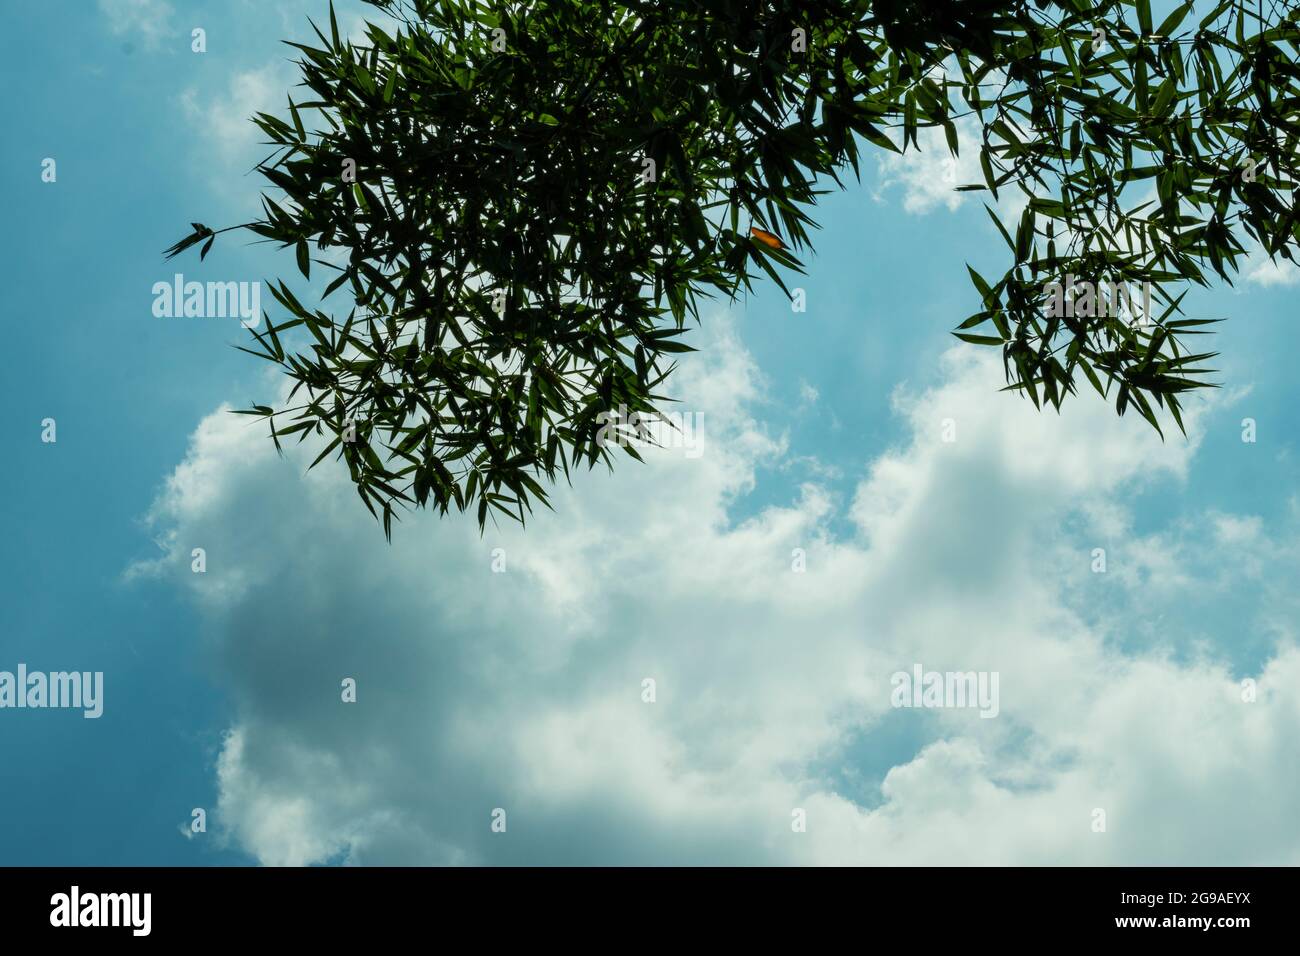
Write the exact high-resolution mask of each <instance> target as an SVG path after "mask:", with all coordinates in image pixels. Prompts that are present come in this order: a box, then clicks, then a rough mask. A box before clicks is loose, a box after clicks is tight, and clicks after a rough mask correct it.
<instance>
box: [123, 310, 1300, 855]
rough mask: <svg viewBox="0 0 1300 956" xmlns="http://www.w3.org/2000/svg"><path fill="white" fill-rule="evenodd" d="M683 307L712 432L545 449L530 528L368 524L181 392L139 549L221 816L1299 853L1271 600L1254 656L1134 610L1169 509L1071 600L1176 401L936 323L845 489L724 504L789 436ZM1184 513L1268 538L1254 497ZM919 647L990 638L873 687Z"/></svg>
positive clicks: (359, 826) (1285, 555) (1256, 538)
mask: <svg viewBox="0 0 1300 956" xmlns="http://www.w3.org/2000/svg"><path fill="white" fill-rule="evenodd" d="M712 328H713V330H714V331H713V333H712V334H713V336H714V340H713V341H712V343H711V344H710V345H709V346H708V347H707V348H706V349H705V350H704V351H703V352H702V353H701V354H700V355H698V356H692V359H693V361H692V362H690V363H688V364H687V365H685V366H684V367H683V369H682V371H681V378H680V379H679V380H678V382H677V392H678V394H679V395H680V396H681V397H682V398H683V399H684V404H683V408H684V409H686V410H690V411H698V412H699V413H701V414H702V416H703V417H702V423H703V426H702V427H703V432H704V435H705V450H704V453H703V454H702V455H700V456H698V457H689V456H687V455H686V454H685V453H684V451H683V450H682V449H671V448H668V449H663V450H661V451H660V452H658V453H655V454H652V455H650V456H649V461H648V463H647V464H645V465H644V466H640V465H637V464H635V463H634V462H631V461H627V462H625V463H624V464H623V465H622V467H620V468H618V469H617V471H616V473H615V474H613V475H610V474H607V473H605V472H600V471H598V472H594V473H590V474H587V473H584V474H582V475H578V476H575V479H574V482H573V487H572V488H571V489H570V488H563V489H561V490H559V491H558V492H557V494H556V496H555V499H554V506H555V513H554V514H550V513H545V514H541V515H539V516H537V517H536V518H535V519H534V520H533V521H532V522H531V523H530V524H529V526H528V527H527V528H526V529H522V530H521V529H518V528H513V527H500V528H496V527H491V526H489V528H488V529H487V531H486V533H485V534H483V535H482V536H480V534H479V531H478V528H477V526H476V525H475V524H474V522H472V521H471V520H466V519H464V518H461V517H449V518H445V519H438V518H434V517H429V516H416V517H411V518H409V519H407V520H406V521H404V522H403V523H402V524H401V525H400V526H399V527H398V528H397V530H396V532H395V534H394V540H393V543H392V544H391V545H388V544H386V543H385V542H384V540H383V536H382V534H381V533H380V531H379V529H378V528H377V527H376V525H375V523H374V522H373V520H372V519H371V518H370V517H369V515H368V514H367V513H366V512H365V511H364V509H363V508H362V506H361V503H360V501H359V500H358V499H357V497H356V495H355V492H354V491H353V490H352V489H351V487H350V486H349V484H348V482H347V480H346V476H345V475H344V474H342V473H341V470H340V469H337V468H332V467H329V466H326V465H322V466H321V467H319V468H317V469H315V470H313V471H310V472H304V467H305V464H306V462H307V461H310V460H311V457H312V456H311V455H310V453H309V452H304V453H303V454H298V453H290V454H289V455H288V456H287V457H285V458H279V457H277V456H276V454H275V452H274V450H273V448H272V446H271V444H270V442H269V441H268V440H267V438H266V437H265V434H264V433H263V431H262V430H261V428H260V427H259V426H257V425H253V426H250V425H249V424H248V420H247V419H245V418H243V417H240V416H234V415H229V414H226V413H224V412H217V413H215V414H213V415H212V416H210V417H209V418H207V419H206V420H204V421H203V422H202V423H201V424H200V425H199V427H198V429H197V431H196V432H195V434H194V436H193V442H192V446H191V448H190V451H189V453H188V455H187V457H186V459H185V460H184V461H183V462H182V463H181V464H180V465H179V466H178V467H177V469H176V470H175V472H174V473H173V474H172V475H171V476H170V478H169V480H168V482H167V484H166V487H165V489H164V491H163V492H162V494H161V495H160V497H159V499H158V502H157V505H156V507H155V510H154V514H153V520H154V522H155V523H156V525H157V528H158V532H159V540H160V543H161V544H162V546H163V549H164V553H163V556H162V557H161V558H160V559H159V560H158V561H157V562H156V563H155V564H153V565H152V566H151V567H150V568H149V569H148V570H150V571H151V572H152V573H155V574H158V575H161V576H163V577H165V578H168V579H171V580H174V581H175V582H176V583H177V584H178V585H179V586H184V587H187V588H189V589H191V590H192V592H193V599H194V600H195V601H196V602H198V604H199V605H200V606H201V608H202V609H203V613H204V619H205V621H206V629H205V630H206V633H205V636H204V638H205V640H207V641H209V642H210V646H211V650H212V654H213V657H214V659H215V661H216V666H217V668H218V669H219V672H220V679H221V681H222V682H223V684H224V685H225V686H226V687H227V688H228V689H229V690H230V692H231V694H232V697H233V700H234V703H235V713H236V718H235V720H234V723H233V725H232V726H231V727H230V728H229V731H228V734H227V737H226V741H225V746H224V749H223V751H222V754H221V756H220V760H219V763H218V766H217V768H216V773H217V777H218V781H219V786H220V804H219V808H218V813H217V817H218V818H219V822H220V824H221V825H222V826H223V827H224V828H225V830H226V832H227V833H228V834H229V835H230V836H231V837H232V839H234V840H235V841H236V842H237V843H238V844H239V845H240V846H242V847H244V848H245V849H247V850H248V851H249V852H250V853H252V854H254V855H255V856H256V857H257V858H258V859H260V860H262V861H263V862H265V863H268V864H305V863H312V862H322V861H329V862H351V863H359V864H372V863H373V864H378V863H389V864H413V863H449V864H456V863H641V864H661V863H706V862H710V863H717V862H722V863H742V864H744V863H787V862H788V863H841V864H847V863H866V864H932V863H956V864H978V863H1027V864H1051V863H1085V864H1089V863H1090V864H1100V863H1138V864H1156V863H1218V864H1230V863H1260V862H1273V863H1296V862H1300V836H1298V835H1297V833H1296V830H1295V827H1294V819H1295V816H1296V812H1297V809H1300V778H1297V775H1296V774H1295V773H1293V772H1291V771H1290V770H1289V769H1286V768H1288V767H1289V766H1290V763H1291V759H1292V756H1293V741H1294V740H1295V739H1296V736H1297V733H1300V706H1298V705H1297V703H1296V700H1295V697H1294V696H1293V694H1292V693H1291V689H1292V688H1294V687H1295V686H1297V683H1298V682H1300V652H1297V650H1296V648H1295V644H1294V634H1291V633H1288V632H1287V630H1286V628H1285V626H1279V627H1277V628H1275V629H1274V630H1273V632H1271V633H1270V635H1269V640H1268V642H1267V653H1265V654H1264V655H1263V656H1262V657H1261V659H1260V661H1259V666H1258V667H1257V668H1255V669H1253V670H1252V671H1251V672H1249V673H1243V672H1242V671H1241V670H1240V668H1239V667H1237V666H1235V665H1234V664H1233V662H1232V660H1231V657H1230V655H1227V654H1225V653H1222V652H1221V645H1216V644H1214V643H1210V644H1206V645H1198V646H1197V649H1195V650H1194V651H1193V652H1187V653H1175V652H1174V650H1173V649H1171V647H1170V646H1168V645H1167V644H1165V643H1162V642H1161V641H1159V640H1142V641H1135V640H1134V639H1133V633H1131V631H1133V629H1135V628H1136V627H1137V624H1136V623H1135V620H1141V619H1143V618H1144V617H1146V616H1150V615H1154V614H1157V613H1159V612H1160V611H1161V610H1162V609H1166V608H1168V609H1173V608H1176V607H1177V606H1178V603H1179V601H1180V600H1181V598H1182V596H1183V595H1184V594H1185V593H1186V592H1187V591H1188V590H1189V589H1195V588H1197V587H1198V586H1199V583H1198V582H1199V579H1200V577H1201V576H1202V575H1203V573H1204V570H1205V569H1204V568H1203V567H1201V566H1200V565H1198V564H1196V562H1190V561H1188V560H1187V553H1186V552H1187V549H1186V547H1184V546H1182V545H1181V544H1179V542H1180V541H1182V537H1179V535H1185V534H1186V533H1190V532H1188V531H1187V529H1183V531H1182V532H1179V534H1178V535H1175V534H1174V533H1173V532H1170V535H1169V536H1167V537H1166V538H1164V539H1161V541H1162V543H1163V546H1164V550H1163V552H1162V553H1163V554H1165V563H1166V565H1167V566H1168V567H1167V568H1166V576H1165V578H1164V579H1163V580H1165V581H1166V586H1165V587H1164V590H1162V591H1161V592H1160V593H1159V594H1158V595H1157V596H1156V597H1154V598H1152V599H1151V600H1150V601H1148V602H1142V601H1136V602H1133V606H1132V608H1131V609H1130V611H1129V613H1125V614H1115V615H1107V614H1105V613H1100V612H1096V608H1097V607H1101V606H1103V605H1104V604H1105V603H1106V601H1108V600H1110V597H1108V596H1107V594H1108V593H1109V592H1115V593H1116V594H1118V593H1120V592H1124V591H1126V590H1132V589H1133V588H1135V587H1137V586H1138V584H1139V583H1140V574H1139V572H1132V573H1128V572H1125V571H1124V568H1125V567H1127V566H1128V565H1129V563H1130V562H1126V561H1125V560H1124V559H1123V556H1122V555H1115V556H1112V565H1113V567H1112V568H1110V569H1109V570H1108V572H1107V573H1106V574H1094V573H1093V570H1092V567H1093V562H1094V557H1093V553H1092V548H1093V546H1094V545H1095V543H1096V541H1097V540H1101V538H1102V537H1103V536H1104V535H1107V534H1109V535H1111V536H1112V537H1113V536H1115V535H1117V534H1118V535H1120V536H1122V535H1123V534H1124V533H1125V532H1126V531H1128V530H1130V528H1131V522H1130V518H1131V516H1130V513H1129V502H1130V501H1131V500H1132V498H1133V496H1134V495H1135V494H1137V493H1139V492H1141V491H1143V490H1144V489H1148V488H1155V489H1161V488H1168V487H1170V486H1176V485H1177V484H1178V483H1180V482H1185V481H1186V480H1187V475H1188V470H1189V466H1190V464H1191V462H1192V461H1193V459H1194V457H1195V455H1196V448H1197V441H1196V435H1197V434H1198V433H1199V431H1200V429H1201V427H1202V422H1201V421H1200V419H1199V418H1198V417H1197V415H1196V414H1193V415H1192V416H1191V418H1190V420H1189V431H1190V433H1191V434H1192V436H1193V437H1192V439H1191V440H1190V441H1186V442H1184V441H1182V440H1170V441H1168V442H1165V443H1162V442H1161V441H1160V440H1159V439H1158V438H1157V437H1156V436H1155V435H1154V434H1153V433H1151V432H1150V430H1149V429H1147V428H1145V427H1141V426H1140V423H1139V422H1135V421H1134V420H1133V419H1132V418H1131V417H1129V418H1125V419H1122V420H1121V419H1116V418H1115V416H1114V413H1113V411H1111V410H1110V409H1109V408H1107V407H1106V406H1104V405H1102V404H1101V403H1100V402H1099V401H1089V400H1088V399H1086V398H1081V399H1080V400H1079V401H1077V402H1075V403H1073V405H1067V406H1066V408H1065V410H1064V411H1063V413H1062V414H1061V415H1060V416H1058V415H1057V414H1055V413H1038V412H1035V411H1034V410H1033V409H1032V408H1031V407H1030V406H1029V405H1028V403H1027V402H1024V401H1021V400H1018V399H1016V398H1014V397H1012V396H1010V395H1008V394H1006V393H1000V392H998V391H997V390H996V386H997V385H999V384H1000V369H999V368H998V367H997V365H996V364H995V363H994V362H992V361H990V360H988V358H987V357H986V356H984V355H982V354H981V353H979V352H977V351H974V350H968V349H964V348H961V349H956V350H953V351H951V352H949V353H947V354H946V355H944V356H943V358H942V360H941V361H942V366H943V367H942V370H941V371H942V376H941V379H940V383H939V384H938V385H936V386H935V387H932V388H929V389H925V390H918V389H900V390H899V391H898V392H896V394H895V396H894V400H893V405H894V408H893V413H894V414H895V415H896V416H898V419H899V421H900V423H901V424H902V425H903V429H902V431H901V435H902V436H903V437H902V438H901V440H900V441H899V442H898V443H897V444H896V446H895V447H892V448H890V449H888V450H886V451H883V452H880V453H879V454H878V455H877V456H876V457H875V458H874V459H873V460H872V461H871V462H870V465H869V467H868V468H867V469H866V471H865V472H864V474H863V475H862V476H861V478H860V481H859V483H858V484H857V489H856V493H855V494H854V495H853V497H852V499H851V501H847V502H845V501H841V500H840V499H838V498H837V497H836V496H835V495H834V494H833V493H831V492H829V491H827V490H826V489H824V488H822V487H819V486H817V485H814V484H810V485H807V486H804V487H803V488H802V489H800V490H799V492H798V493H797V494H795V495H793V496H792V497H791V500H789V501H788V502H787V503H785V504H784V505H782V506H772V507H767V508H764V509H762V510H760V511H758V512H757V513H755V514H753V516H752V517H748V518H746V519H744V520H736V519H735V518H733V514H734V513H735V512H736V511H737V510H738V509H736V508H735V507H734V505H735V503H736V502H737V501H739V500H741V499H742V498H743V497H744V496H745V495H747V494H748V493H749V492H750V491H751V490H752V489H753V488H754V486H755V482H756V480H757V479H756V475H758V474H760V473H762V472H763V469H766V468H768V467H769V466H773V465H776V464H779V463H780V462H781V460H782V459H783V458H784V457H785V456H787V455H788V451H787V448H786V444H785V442H784V441H783V440H782V437H781V436H780V435H777V434H772V433H771V432H770V431H769V430H768V429H767V428H765V427H764V425H763V423H762V422H761V421H760V420H759V419H758V418H757V417H756V415H757V413H756V409H758V408H761V400H762V397H763V394H764V387H765V386H764V382H763V378H762V375H761V373H760V371H759V370H758V369H757V368H756V367H755V365H754V363H753V361H752V359H751V358H750V357H749V355H748V353H747V352H746V351H745V349H744V348H743V346H742V344H741V343H740V342H739V341H738V339H737V338H736V336H735V331H734V328H733V327H732V325H731V323H730V321H729V320H726V319H723V318H720V319H718V320H716V321H715V322H713V323H712ZM946 439H951V440H946ZM845 519H847V520H845ZM1198 520H1201V521H1202V522H1203V524H1204V527H1205V528H1206V529H1208V530H1207V531H1206V533H1207V534H1212V535H1213V536H1212V538H1211V539H1210V540H1212V542H1213V546H1214V547H1215V548H1216V549H1219V550H1220V551H1221V552H1222V553H1225V554H1226V553H1231V552H1237V553H1241V554H1249V553H1267V555H1268V557H1269V560H1274V561H1281V562H1284V563H1285V562H1291V564H1292V566H1294V564H1295V553H1294V548H1293V547H1288V546H1287V545H1286V543H1285V542H1282V541H1277V540H1273V539H1269V538H1268V530H1267V529H1261V528H1260V527H1259V525H1258V523H1257V522H1253V521H1252V520H1251V518H1250V516H1241V515H1236V516H1234V515H1223V514H1217V515H1212V516H1204V517H1203V518H1200V519H1198ZM1176 538H1177V540H1175V539H1176ZM1265 539H1268V540H1267V541H1266V540H1265ZM196 547H202V548H204V549H205V550H206V553H207V572H206V573H205V574H201V575H200V574H192V573H190V554H191V550H192V549H193V548H196ZM495 549H501V550H500V551H496V555H495V561H496V565H497V567H498V568H500V567H501V562H502V561H504V570H503V571H494V569H493V565H494V551H495ZM1260 549H1265V551H1263V552H1261V550H1260ZM1270 549H1271V550H1270ZM1133 550H1134V551H1136V550H1140V549H1133ZM800 564H802V565H803V566H804V567H805V568H806V570H803V571H796V570H794V568H795V567H796V566H798V565H800ZM1126 573H1128V577H1126ZM1133 574H1139V578H1137V579H1135V578H1134V577H1133ZM1135 581H1136V582H1137V583H1135ZM1103 592H1106V593H1103ZM1243 626H1244V625H1243ZM1219 637H1220V638H1221V639H1222V640H1223V641H1230V640H1231V639H1232V637H1233V635H1230V634H1224V635H1219ZM918 663H919V664H921V665H922V666H923V667H924V668H925V669H926V670H927V671H962V672H966V671H976V672H990V673H992V672H996V673H997V675H998V688H999V701H998V713H997V716H996V717H993V718H990V719H985V718H982V717H981V716H980V715H979V712H978V711H977V710H975V709H971V708H965V709H959V708H952V709H910V708H896V707H894V706H892V704H891V675H893V674H894V673H895V672H898V671H910V670H911V668H912V666H913V665H914V664H918ZM348 677H351V678H354V679H355V681H356V685H357V700H356V702H355V703H344V702H343V701H342V700H341V691H340V685H341V682H342V681H343V679H344V678H348ZM1247 678H1249V679H1252V680H1254V681H1255V682H1256V685H1255V686H1256V687H1257V696H1256V698H1255V699H1254V700H1253V701H1247V700H1243V685H1242V681H1243V680H1244V679H1247ZM647 679H651V680H653V681H654V682H655V683H654V689H655V700H654V702H653V703H648V702H646V701H645V700H644V697H645V696H646V695H645V691H644V687H645V686H646V685H645V684H644V681H646V680H647ZM1247 696H1249V695H1247ZM497 808H501V809H503V810H504V811H505V814H506V816H505V819H506V831H505V832H504V833H495V832H493V831H492V828H491V823H492V814H493V811H494V810H495V809H497ZM796 809H798V810H802V811H803V816H804V818H805V819H806V832H797V830H796V829H795V828H794V827H792V822H793V821H794V820H795V813H794V812H795V811H796ZM1099 811H1100V812H1104V821H1105V829H1104V832H1098V829H1099V826H1098V821H1100V820H1101V819H1102V817H1101V816H1100V815H1099Z"/></svg>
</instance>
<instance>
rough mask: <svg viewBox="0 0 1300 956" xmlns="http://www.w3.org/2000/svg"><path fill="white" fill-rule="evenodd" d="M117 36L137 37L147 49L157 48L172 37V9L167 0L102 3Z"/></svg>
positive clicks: (101, 10)
mask: <svg viewBox="0 0 1300 956" xmlns="http://www.w3.org/2000/svg"><path fill="white" fill-rule="evenodd" d="M99 11H100V13H101V14H103V15H104V17H105V19H106V22H107V24H108V29H109V31H110V32H111V33H112V34H113V35H114V36H127V35H130V36H136V37H139V38H140V39H141V41H142V42H143V43H144V46H145V47H146V49H151V50H152V49H157V48H158V47H159V46H161V45H162V42H163V41H164V40H166V39H167V38H168V37H169V36H170V35H171V34H172V32H173V31H172V22H171V21H172V14H173V11H172V7H171V4H170V3H168V2H167V0H99Z"/></svg>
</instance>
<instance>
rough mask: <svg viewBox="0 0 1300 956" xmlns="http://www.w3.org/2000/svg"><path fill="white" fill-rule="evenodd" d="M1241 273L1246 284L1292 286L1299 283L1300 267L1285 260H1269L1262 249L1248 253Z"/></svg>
mask: <svg viewBox="0 0 1300 956" xmlns="http://www.w3.org/2000/svg"><path fill="white" fill-rule="evenodd" d="M1241 271H1242V274H1243V275H1245V277H1246V281H1247V282H1254V283H1257V284H1259V285H1262V286H1292V285H1295V284H1296V283H1297V282H1300V267H1298V266H1296V264H1295V263H1294V262H1289V261H1287V260H1286V259H1280V258H1279V259H1276V260H1274V259H1270V258H1269V257H1268V254H1267V253H1266V252H1265V251H1264V249H1263V248H1262V247H1260V248H1257V249H1255V250H1253V251H1252V252H1251V253H1250V255H1249V257H1248V258H1247V259H1246V261H1245V263H1244V264H1243V265H1242V270H1241Z"/></svg>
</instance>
